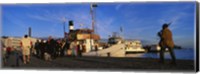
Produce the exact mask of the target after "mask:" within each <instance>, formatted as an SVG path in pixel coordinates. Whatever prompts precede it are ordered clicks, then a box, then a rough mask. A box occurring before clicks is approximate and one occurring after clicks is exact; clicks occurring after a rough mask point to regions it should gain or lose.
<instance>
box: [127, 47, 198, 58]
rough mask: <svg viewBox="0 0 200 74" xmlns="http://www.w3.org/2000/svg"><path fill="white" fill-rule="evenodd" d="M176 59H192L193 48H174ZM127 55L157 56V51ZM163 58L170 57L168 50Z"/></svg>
mask: <svg viewBox="0 0 200 74" xmlns="http://www.w3.org/2000/svg"><path fill="white" fill-rule="evenodd" d="M174 52H175V55H176V59H184V60H194V54H195V53H194V49H181V50H178V49H177V50H176V49H175V50H174ZM127 57H140V58H159V53H137V54H129V55H127ZM165 59H171V56H170V54H169V52H166V53H165Z"/></svg>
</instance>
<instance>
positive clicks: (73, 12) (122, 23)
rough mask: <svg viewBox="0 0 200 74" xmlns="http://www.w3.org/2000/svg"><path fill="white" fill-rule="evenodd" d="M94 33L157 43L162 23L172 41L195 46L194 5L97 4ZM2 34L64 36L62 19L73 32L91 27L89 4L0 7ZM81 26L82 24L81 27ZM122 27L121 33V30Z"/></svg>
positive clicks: (160, 3) (192, 3)
mask: <svg viewBox="0 0 200 74" xmlns="http://www.w3.org/2000/svg"><path fill="white" fill-rule="evenodd" d="M97 5H98V7H96V8H95V21H96V24H95V30H96V32H97V34H99V35H100V37H101V38H102V39H107V38H108V37H109V35H112V33H113V32H118V33H119V35H121V36H122V37H123V38H125V39H139V40H142V41H145V42H146V43H147V44H157V43H158V41H159V37H158V36H157V32H158V31H160V30H161V27H162V25H163V24H164V23H168V22H172V24H171V25H170V26H169V29H170V30H172V33H173V38H174V42H175V44H177V45H181V46H183V47H188V48H193V47H194V35H195V34H194V33H195V32H194V30H195V20H196V19H195V18H196V16H195V14H196V11H195V6H196V3H195V2H151V3H148V2H137V3H97ZM1 13H2V15H1V19H2V35H3V36H20V37H22V36H24V34H27V33H28V27H31V28H32V36H33V37H48V36H53V37H63V18H64V17H65V18H66V24H65V25H66V32H68V30H69V29H68V21H69V20H73V22H74V26H75V29H78V28H91V27H92V26H91V14H90V4H89V3H74V4H72V3H66V4H64V3H63V4H4V5H1ZM80 24H83V25H82V26H81V25H80ZM120 27H122V29H123V31H122V32H121V31H120Z"/></svg>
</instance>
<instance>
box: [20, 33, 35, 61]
mask: <svg viewBox="0 0 200 74" xmlns="http://www.w3.org/2000/svg"><path fill="white" fill-rule="evenodd" d="M31 46H32V42H31V39H30V38H29V37H28V35H24V38H22V39H21V48H22V55H23V62H24V64H26V63H27V62H30V48H31Z"/></svg>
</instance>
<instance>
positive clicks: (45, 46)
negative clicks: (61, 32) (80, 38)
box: [34, 36, 69, 59]
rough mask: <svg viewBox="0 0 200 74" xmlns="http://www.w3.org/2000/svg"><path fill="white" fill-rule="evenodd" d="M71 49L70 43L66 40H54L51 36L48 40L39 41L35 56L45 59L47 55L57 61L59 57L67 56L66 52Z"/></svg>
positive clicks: (35, 46) (36, 45)
mask: <svg viewBox="0 0 200 74" xmlns="http://www.w3.org/2000/svg"><path fill="white" fill-rule="evenodd" d="M68 48H69V44H68V42H66V40H64V39H58V40H54V39H53V38H52V37H51V36H50V37H49V38H48V40H47V41H46V40H37V41H36V43H35V45H34V49H35V55H36V56H37V57H38V58H44V56H45V54H48V55H50V56H51V58H52V59H55V58H56V57H59V56H64V55H65V50H67V49H68Z"/></svg>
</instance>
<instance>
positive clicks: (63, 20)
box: [62, 17, 66, 38]
mask: <svg viewBox="0 0 200 74" xmlns="http://www.w3.org/2000/svg"><path fill="white" fill-rule="evenodd" d="M62 22H63V31H64V33H63V34H64V38H65V23H66V17H63V18H62Z"/></svg>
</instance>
